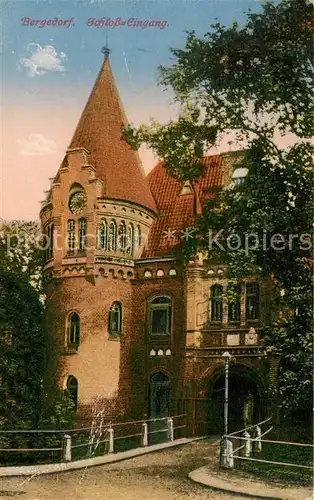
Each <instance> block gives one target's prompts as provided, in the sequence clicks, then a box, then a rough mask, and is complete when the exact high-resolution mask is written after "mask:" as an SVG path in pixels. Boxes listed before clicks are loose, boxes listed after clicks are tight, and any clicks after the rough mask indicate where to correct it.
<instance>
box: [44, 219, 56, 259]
mask: <svg viewBox="0 0 314 500" xmlns="http://www.w3.org/2000/svg"><path fill="white" fill-rule="evenodd" d="M53 232H54V225H53V224H51V225H50V226H48V228H47V232H46V235H47V242H46V245H47V249H46V260H49V259H51V258H52V257H53Z"/></svg>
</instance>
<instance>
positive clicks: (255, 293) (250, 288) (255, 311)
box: [246, 283, 259, 319]
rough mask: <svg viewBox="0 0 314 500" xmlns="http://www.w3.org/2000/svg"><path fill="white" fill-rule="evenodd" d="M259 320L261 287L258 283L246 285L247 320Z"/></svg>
mask: <svg viewBox="0 0 314 500" xmlns="http://www.w3.org/2000/svg"><path fill="white" fill-rule="evenodd" d="M258 318H259V286H258V284H257V283H249V284H247V285H246V319H258Z"/></svg>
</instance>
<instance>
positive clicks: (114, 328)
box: [108, 302, 122, 337]
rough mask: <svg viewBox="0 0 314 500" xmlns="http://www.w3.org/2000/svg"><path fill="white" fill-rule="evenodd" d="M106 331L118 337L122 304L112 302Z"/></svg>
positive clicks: (120, 330)
mask: <svg viewBox="0 0 314 500" xmlns="http://www.w3.org/2000/svg"><path fill="white" fill-rule="evenodd" d="M108 333H109V336H110V337H120V335H121V333H122V306H121V304H120V302H114V303H113V304H112V306H111V307H110V311H109V321H108Z"/></svg>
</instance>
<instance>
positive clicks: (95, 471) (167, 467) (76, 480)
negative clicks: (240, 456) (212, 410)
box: [0, 441, 243, 500]
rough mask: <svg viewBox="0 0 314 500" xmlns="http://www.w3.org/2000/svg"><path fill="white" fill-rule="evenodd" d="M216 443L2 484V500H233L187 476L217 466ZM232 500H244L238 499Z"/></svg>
mask: <svg viewBox="0 0 314 500" xmlns="http://www.w3.org/2000/svg"><path fill="white" fill-rule="evenodd" d="M216 454H217V446H216V445H215V444H213V441H206V442H203V441H198V442H194V443H191V444H188V445H185V446H182V447H179V448H173V449H170V450H168V451H161V452H156V453H151V454H148V455H143V456H141V457H137V458H133V459H130V460H127V461H125V462H120V463H116V464H111V465H105V466H99V467H94V468H91V469H87V470H80V471H75V472H64V473H59V474H53V475H46V476H39V477H34V478H2V479H0V499H1V500H9V499H11V500H12V499H14V500H185V499H190V500H192V499H193V500H211V499H217V500H228V499H230V498H231V495H230V494H224V493H220V492H215V491H213V490H210V489H206V488H203V487H202V486H198V485H197V484H195V483H193V482H191V481H190V480H189V479H188V478H187V475H188V473H189V472H190V471H191V470H192V469H196V468H198V467H201V466H203V465H206V464H208V463H209V462H210V463H212V464H213V466H214V464H215V463H216V460H217V455H216ZM232 498H238V499H240V498H243V497H239V496H233V497H232Z"/></svg>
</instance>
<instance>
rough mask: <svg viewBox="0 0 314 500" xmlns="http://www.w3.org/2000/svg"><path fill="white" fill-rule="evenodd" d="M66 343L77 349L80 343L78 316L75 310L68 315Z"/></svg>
mask: <svg viewBox="0 0 314 500" xmlns="http://www.w3.org/2000/svg"><path fill="white" fill-rule="evenodd" d="M68 345H69V347H74V348H75V349H78V347H79V345H80V317H79V315H78V314H77V313H75V312H74V313H72V314H71V315H70V317H69V325H68Z"/></svg>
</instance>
